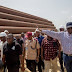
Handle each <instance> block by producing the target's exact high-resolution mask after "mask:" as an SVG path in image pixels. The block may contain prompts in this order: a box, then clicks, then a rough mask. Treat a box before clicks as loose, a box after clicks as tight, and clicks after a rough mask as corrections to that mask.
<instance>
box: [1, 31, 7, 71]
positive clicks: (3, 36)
mask: <svg viewBox="0 0 72 72" xmlns="http://www.w3.org/2000/svg"><path fill="white" fill-rule="evenodd" d="M6 36H7V35H6V33H5V32H1V33H0V40H1V42H0V56H1V57H0V60H2V58H3V45H4V44H5V43H6V42H7V41H6ZM0 71H1V72H6V65H4V71H3V69H2V70H0Z"/></svg>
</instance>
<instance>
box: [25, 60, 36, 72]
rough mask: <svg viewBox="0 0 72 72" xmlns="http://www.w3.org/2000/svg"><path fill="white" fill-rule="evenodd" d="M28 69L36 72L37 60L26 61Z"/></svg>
mask: <svg viewBox="0 0 72 72" xmlns="http://www.w3.org/2000/svg"><path fill="white" fill-rule="evenodd" d="M26 65H27V68H28V69H29V70H30V71H31V72H36V61H35V60H26Z"/></svg>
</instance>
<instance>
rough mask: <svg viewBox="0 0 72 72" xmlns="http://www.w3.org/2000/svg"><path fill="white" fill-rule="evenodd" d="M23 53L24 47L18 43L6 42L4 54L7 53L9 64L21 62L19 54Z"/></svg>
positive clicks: (6, 57)
mask: <svg viewBox="0 0 72 72" xmlns="http://www.w3.org/2000/svg"><path fill="white" fill-rule="evenodd" d="M21 54H22V48H21V46H20V45H19V44H18V43H16V44H15V42H13V43H12V44H8V43H6V44H4V47H3V55H5V59H6V63H7V65H12V64H17V63H18V62H19V55H21Z"/></svg>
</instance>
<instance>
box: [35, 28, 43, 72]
mask: <svg viewBox="0 0 72 72" xmlns="http://www.w3.org/2000/svg"><path fill="white" fill-rule="evenodd" d="M35 33H36V39H37V40H38V42H39V44H40V55H39V62H38V71H39V72H42V67H43V69H44V61H43V60H41V43H42V40H43V39H44V37H43V36H42V35H41V33H40V31H39V29H38V28H37V29H36V30H35Z"/></svg>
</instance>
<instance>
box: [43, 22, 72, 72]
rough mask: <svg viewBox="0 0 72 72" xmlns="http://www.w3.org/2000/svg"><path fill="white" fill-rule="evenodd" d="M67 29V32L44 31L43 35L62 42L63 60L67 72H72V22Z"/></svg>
mask: <svg viewBox="0 0 72 72" xmlns="http://www.w3.org/2000/svg"><path fill="white" fill-rule="evenodd" d="M66 28H67V31H66V32H54V31H49V30H42V33H45V34H47V35H49V36H51V37H53V38H56V39H58V40H60V42H61V45H62V47H63V60H64V64H65V67H66V69H67V72H72V22H68V23H67V24H66Z"/></svg>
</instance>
